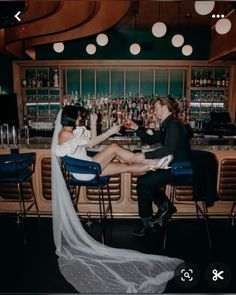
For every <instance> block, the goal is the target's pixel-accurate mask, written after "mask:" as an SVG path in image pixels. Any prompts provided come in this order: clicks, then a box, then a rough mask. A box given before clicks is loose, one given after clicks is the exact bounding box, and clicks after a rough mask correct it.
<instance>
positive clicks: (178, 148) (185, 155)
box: [131, 97, 191, 237]
mask: <svg viewBox="0 0 236 295" xmlns="http://www.w3.org/2000/svg"><path fill="white" fill-rule="evenodd" d="M177 108H178V103H177V102H176V101H175V100H174V99H172V98H170V97H162V98H158V100H157V102H156V103H155V111H156V115H157V118H158V119H159V120H160V121H161V128H160V130H159V131H158V132H154V133H153V135H150V134H148V133H147V132H146V130H145V128H139V127H138V126H137V125H136V124H135V123H134V122H132V123H131V128H133V129H135V130H136V134H137V135H138V136H139V137H140V138H141V139H142V141H143V142H146V143H148V144H156V143H161V147H160V148H158V149H156V150H154V151H150V152H146V153H137V154H136V156H135V159H134V160H136V161H140V160H144V159H160V158H163V157H165V156H168V155H173V162H178V161H189V160H190V151H191V148H190V143H189V136H188V132H187V129H186V127H185V125H184V124H183V123H182V122H181V121H179V120H178V119H176V118H175V116H174V115H173V114H175V113H176V112H177ZM168 164H169V163H168ZM165 168H166V167H165ZM167 168H168V167H167ZM173 182H174V179H173V175H172V174H171V169H162V168H161V169H157V170H155V171H150V172H148V173H146V174H144V175H142V176H139V177H138V179H137V195H138V210H139V216H140V217H141V227H140V228H139V229H137V230H135V231H134V232H133V233H132V234H133V235H134V236H137V237H142V236H145V235H147V234H150V233H152V232H154V231H155V227H154V224H155V223H159V222H161V221H162V220H163V219H165V218H168V217H170V216H171V215H172V214H173V213H175V212H176V211H177V210H176V208H175V206H174V205H173V204H172V203H171V202H170V201H169V199H168V198H167V196H166V195H165V191H164V190H163V189H165V186H166V185H167V184H172V183H173ZM152 203H154V204H155V205H156V206H157V207H158V211H157V213H156V214H155V215H152Z"/></svg>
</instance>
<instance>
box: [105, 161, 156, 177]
mask: <svg viewBox="0 0 236 295" xmlns="http://www.w3.org/2000/svg"><path fill="white" fill-rule="evenodd" d="M149 168H150V165H144V164H127V163H118V162H112V163H109V164H108V165H107V166H106V167H105V168H104V169H103V170H102V173H101V175H102V176H110V175H116V174H121V173H126V172H129V173H145V172H147V171H149Z"/></svg>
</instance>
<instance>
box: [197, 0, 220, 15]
mask: <svg viewBox="0 0 236 295" xmlns="http://www.w3.org/2000/svg"><path fill="white" fill-rule="evenodd" d="M214 7H215V1H195V3H194V8H195V10H196V12H197V13H198V14H200V15H207V14H209V13H210V12H212V10H213V9H214Z"/></svg>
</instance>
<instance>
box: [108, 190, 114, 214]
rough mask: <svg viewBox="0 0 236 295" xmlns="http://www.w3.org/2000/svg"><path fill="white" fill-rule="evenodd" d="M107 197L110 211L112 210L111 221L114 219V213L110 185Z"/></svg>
mask: <svg viewBox="0 0 236 295" xmlns="http://www.w3.org/2000/svg"><path fill="white" fill-rule="evenodd" d="M107 197H108V203H109V210H110V214H111V219H113V211H112V203H111V193H110V187H109V184H107Z"/></svg>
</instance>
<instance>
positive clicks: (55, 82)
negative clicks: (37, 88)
mask: <svg viewBox="0 0 236 295" xmlns="http://www.w3.org/2000/svg"><path fill="white" fill-rule="evenodd" d="M53 87H59V77H58V70H57V69H54V75H53Z"/></svg>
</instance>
